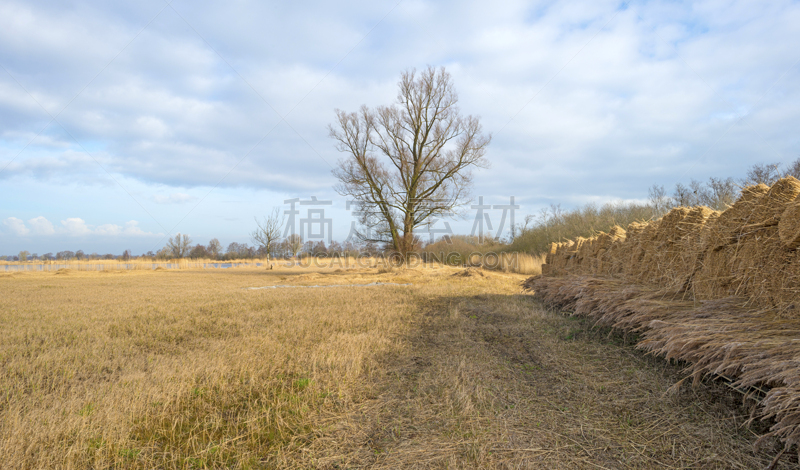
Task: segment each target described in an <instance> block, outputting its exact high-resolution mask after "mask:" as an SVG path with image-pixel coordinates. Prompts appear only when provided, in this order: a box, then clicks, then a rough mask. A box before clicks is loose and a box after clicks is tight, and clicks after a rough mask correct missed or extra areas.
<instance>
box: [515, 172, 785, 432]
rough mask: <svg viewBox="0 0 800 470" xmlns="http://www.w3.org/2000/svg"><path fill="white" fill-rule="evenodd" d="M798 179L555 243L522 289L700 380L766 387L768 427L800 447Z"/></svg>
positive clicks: (763, 406)
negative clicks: (615, 331) (633, 336)
mask: <svg viewBox="0 0 800 470" xmlns="http://www.w3.org/2000/svg"><path fill="white" fill-rule="evenodd" d="M798 196H800V181H798V180H797V179H795V178H793V177H786V178H783V179H781V180H779V181H777V182H776V183H775V184H774V185H773V186H772V187H768V186H765V185H763V184H760V185H755V186H750V187H747V188H745V189H744V190H742V194H741V196H740V197H739V199H738V200H737V201H736V202H735V203H734V204H733V205H732V206H731V207H729V208H728V209H727V210H725V211H723V212H718V211H713V210H711V209H709V208H707V207H694V208H685V207H678V208H675V209H673V210H671V211H670V212H669V213H668V214H666V215H665V216H664V217H662V218H661V219H659V220H656V221H652V222H650V223H633V224H630V225H629V226H628V227H627V230H623V229H622V228H621V227H614V229H612V230H611V231H610V232H609V233H607V234H606V233H600V234H599V235H598V236H596V237H591V238H588V239H583V238H579V239H577V240H575V241H574V242H563V243H554V244H553V245H552V246H551V248H550V252H549V253H548V255H547V258H546V264H545V265H543V266H542V276H537V277H532V278H530V279H528V280H527V281H526V282H525V283H524V286H525V287H526V288H527V289H529V290H533V291H534V292H535V295H536V296H538V297H539V298H541V299H543V300H544V301H545V302H547V303H548V304H551V305H553V306H556V307H558V308H561V309H563V310H568V311H572V312H573V313H574V314H576V315H582V316H587V317H590V318H592V319H594V320H595V321H597V322H598V323H600V324H604V325H608V326H612V327H615V328H619V329H622V330H624V331H634V332H639V333H641V334H642V341H641V342H640V343H639V347H641V348H644V349H646V350H648V351H651V352H653V353H655V354H659V355H662V356H664V357H666V358H670V359H672V358H674V359H679V360H683V361H687V363H689V364H690V365H689V367H688V370H689V371H690V372H691V374H690V376H691V377H693V378H694V380H695V381H697V380H699V379H700V378H702V377H704V376H706V375H714V374H717V375H723V376H727V377H732V378H733V380H734V386H737V387H753V386H766V387H769V391H768V392H767V393H766V396H765V397H764V399H763V400H762V401H761V403H760V406H761V411H762V414H761V415H762V416H763V417H765V418H774V420H775V425H774V426H773V427H772V428H771V431H770V433H769V434H768V436H777V437H780V438H781V439H782V440H783V441H784V443H785V444H786V445H787V447H788V446H791V445H800V359H799V358H800V309H799V308H800V251H798V247H800V199H798Z"/></svg>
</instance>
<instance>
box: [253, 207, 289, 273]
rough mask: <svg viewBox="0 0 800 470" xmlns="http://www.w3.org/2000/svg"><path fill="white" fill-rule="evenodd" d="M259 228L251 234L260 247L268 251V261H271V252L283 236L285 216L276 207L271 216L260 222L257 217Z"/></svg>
mask: <svg viewBox="0 0 800 470" xmlns="http://www.w3.org/2000/svg"><path fill="white" fill-rule="evenodd" d="M256 226H257V228H256V229H255V230H254V231H253V233H251V234H250V238H251V239H252V240H253V243H255V244H256V245H257V246H258V247H259V248H262V249H263V250H264V251H265V252H266V253H267V262H269V254H270V252H271V251H272V248H273V247H274V245H275V242H277V241H278V239H279V238H280V237H281V227H283V218H282V217H281V214H280V211H279V210H278V208H277V207H276V208H274V209H273V210H272V212H270V214H269V216H266V217H264V219H263V220H262V221H261V222H259V221H258V219H256Z"/></svg>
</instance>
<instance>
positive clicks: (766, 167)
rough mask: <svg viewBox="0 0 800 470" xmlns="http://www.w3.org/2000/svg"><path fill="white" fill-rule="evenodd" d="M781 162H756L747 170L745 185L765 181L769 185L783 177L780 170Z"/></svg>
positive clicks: (743, 181)
mask: <svg viewBox="0 0 800 470" xmlns="http://www.w3.org/2000/svg"><path fill="white" fill-rule="evenodd" d="M779 166H780V163H756V164H755V165H753V166H751V167H750V169H749V170H747V176H746V177H745V178H744V179H743V180H742V183H744V185H751V184H759V183H763V184H766V185H767V186H772V184H773V183H774V182H776V181H778V180H779V179H780V178H781V172H780V171H779V170H778V167H779Z"/></svg>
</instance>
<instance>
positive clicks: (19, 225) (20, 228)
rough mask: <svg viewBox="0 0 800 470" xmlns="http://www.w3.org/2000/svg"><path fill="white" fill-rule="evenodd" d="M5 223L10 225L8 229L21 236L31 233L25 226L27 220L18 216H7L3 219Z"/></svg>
mask: <svg viewBox="0 0 800 470" xmlns="http://www.w3.org/2000/svg"><path fill="white" fill-rule="evenodd" d="M3 225H5V226H6V227H8V229H9V230H11V233H13V234H14V235H17V236H19V237H24V236H25V235H27V234H29V233H30V229H29V228H28V227H26V226H25V222H23V221H22V220H20V219H18V218H16V217H9V218H7V219H6V220H4V221H3Z"/></svg>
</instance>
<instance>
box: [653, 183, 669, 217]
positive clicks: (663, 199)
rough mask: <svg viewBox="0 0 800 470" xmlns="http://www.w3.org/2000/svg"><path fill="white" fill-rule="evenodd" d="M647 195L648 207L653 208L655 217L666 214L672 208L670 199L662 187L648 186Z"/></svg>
mask: <svg viewBox="0 0 800 470" xmlns="http://www.w3.org/2000/svg"><path fill="white" fill-rule="evenodd" d="M648 195H649V199H650V206H651V207H652V208H653V211H654V212H655V216H656V217H661V216H662V215H664V214H666V213H667V211H668V210H669V209H670V208H671V207H672V198H670V197H669V196H667V191H666V190H665V189H664V186H659V185H657V184H654V185H652V186H650V190H649V192H648Z"/></svg>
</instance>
